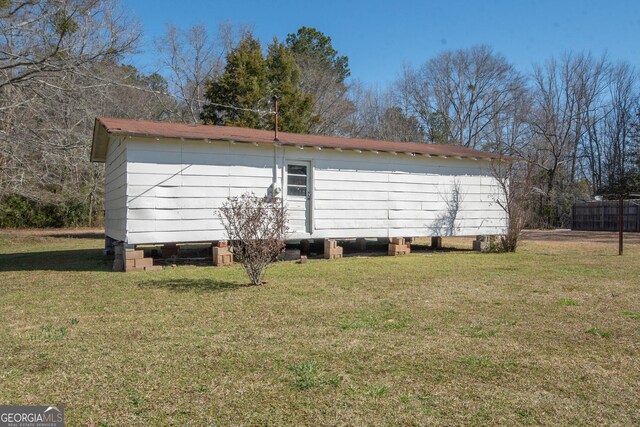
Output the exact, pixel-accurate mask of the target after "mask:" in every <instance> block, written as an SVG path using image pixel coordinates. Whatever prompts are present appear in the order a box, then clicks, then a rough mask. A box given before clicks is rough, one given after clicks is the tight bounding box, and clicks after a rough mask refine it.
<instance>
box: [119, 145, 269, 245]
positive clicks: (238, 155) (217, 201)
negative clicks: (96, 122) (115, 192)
mask: <svg viewBox="0 0 640 427" xmlns="http://www.w3.org/2000/svg"><path fill="white" fill-rule="evenodd" d="M127 144H128V146H127V158H128V186H127V206H128V222H127V230H128V238H127V241H128V242H129V243H132V244H140V243H166V242H202V241H213V240H219V239H225V238H226V236H225V234H224V228H223V226H222V223H221V222H220V219H219V217H218V208H220V206H221V205H222V204H223V203H224V202H225V201H226V200H227V198H228V197H230V196H239V195H241V194H243V193H245V192H253V193H255V194H256V195H261V196H262V195H265V194H266V192H267V189H268V188H269V186H270V185H271V184H272V183H273V164H274V151H273V147H266V146H265V147H256V146H253V145H248V144H232V143H211V144H207V143H205V142H197V141H180V140H160V141H147V140H138V139H130V140H128V141H127Z"/></svg>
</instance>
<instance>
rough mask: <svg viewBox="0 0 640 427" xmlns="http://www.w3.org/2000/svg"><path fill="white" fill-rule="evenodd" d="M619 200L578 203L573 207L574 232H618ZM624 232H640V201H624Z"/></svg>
mask: <svg viewBox="0 0 640 427" xmlns="http://www.w3.org/2000/svg"><path fill="white" fill-rule="evenodd" d="M619 205H620V202H619V201H618V200H603V201H599V202H577V203H576V204H574V205H573V220H572V225H571V229H572V230H585V231H618V207H619ZM623 215H624V231H638V232H640V199H633V200H625V201H624V210H623Z"/></svg>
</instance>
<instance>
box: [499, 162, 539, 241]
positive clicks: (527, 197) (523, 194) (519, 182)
mask: <svg viewBox="0 0 640 427" xmlns="http://www.w3.org/2000/svg"><path fill="white" fill-rule="evenodd" d="M531 170H532V168H531V167H530V165H529V164H527V163H524V162H520V163H518V162H513V161H510V160H498V161H495V162H494V163H492V174H493V177H494V178H495V180H496V182H497V184H498V190H499V193H500V194H499V195H498V196H497V197H496V203H497V204H498V205H499V206H500V207H501V208H502V209H503V210H504V211H505V213H506V214H507V221H508V225H507V234H505V235H504V236H502V237H501V239H500V246H497V247H496V246H494V247H492V250H496V251H502V252H515V251H516V248H517V247H518V239H519V238H520V233H521V232H522V230H523V229H524V227H525V225H526V224H527V221H528V219H529V217H530V214H531V201H532V196H533V193H534V188H533V180H532V176H531Z"/></svg>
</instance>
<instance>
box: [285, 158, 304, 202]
mask: <svg viewBox="0 0 640 427" xmlns="http://www.w3.org/2000/svg"><path fill="white" fill-rule="evenodd" d="M287 196H301V197H306V196H307V167H306V166H305V165H287Z"/></svg>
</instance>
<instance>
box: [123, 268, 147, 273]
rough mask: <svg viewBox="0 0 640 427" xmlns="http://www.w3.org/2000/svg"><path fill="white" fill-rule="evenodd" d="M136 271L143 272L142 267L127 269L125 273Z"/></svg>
mask: <svg viewBox="0 0 640 427" xmlns="http://www.w3.org/2000/svg"><path fill="white" fill-rule="evenodd" d="M138 271H144V267H132V268H127V273H136V272H138Z"/></svg>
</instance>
